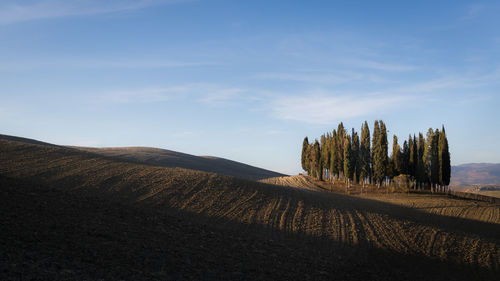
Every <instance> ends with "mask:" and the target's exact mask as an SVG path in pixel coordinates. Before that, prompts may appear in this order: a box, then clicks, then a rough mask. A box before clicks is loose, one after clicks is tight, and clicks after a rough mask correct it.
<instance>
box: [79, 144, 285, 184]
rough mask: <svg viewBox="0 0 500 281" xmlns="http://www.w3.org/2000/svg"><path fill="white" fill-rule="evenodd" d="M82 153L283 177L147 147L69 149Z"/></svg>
mask: <svg viewBox="0 0 500 281" xmlns="http://www.w3.org/2000/svg"><path fill="white" fill-rule="evenodd" d="M71 148H75V149H78V150H82V151H87V152H92V153H96V154H100V155H104V156H109V157H113V158H116V159H120V160H127V161H134V162H138V163H143V164H148V165H153V166H163V167H178V168H186V169H192V170H198V171H205V172H212V173H217V174H221V175H228V176H234V177H237V178H241V179H248V180H261V179H266V178H271V177H279V176H284V175H283V174H280V173H276V172H273V171H269V170H265V169H261V168H257V167H253V166H250V165H247V164H243V163H239V162H236V161H232V160H228V159H224V158H219V157H213V156H194V155H190V154H186V153H180V152H176V151H171V150H166V149H159V148H151V147H109V148H93V147H71Z"/></svg>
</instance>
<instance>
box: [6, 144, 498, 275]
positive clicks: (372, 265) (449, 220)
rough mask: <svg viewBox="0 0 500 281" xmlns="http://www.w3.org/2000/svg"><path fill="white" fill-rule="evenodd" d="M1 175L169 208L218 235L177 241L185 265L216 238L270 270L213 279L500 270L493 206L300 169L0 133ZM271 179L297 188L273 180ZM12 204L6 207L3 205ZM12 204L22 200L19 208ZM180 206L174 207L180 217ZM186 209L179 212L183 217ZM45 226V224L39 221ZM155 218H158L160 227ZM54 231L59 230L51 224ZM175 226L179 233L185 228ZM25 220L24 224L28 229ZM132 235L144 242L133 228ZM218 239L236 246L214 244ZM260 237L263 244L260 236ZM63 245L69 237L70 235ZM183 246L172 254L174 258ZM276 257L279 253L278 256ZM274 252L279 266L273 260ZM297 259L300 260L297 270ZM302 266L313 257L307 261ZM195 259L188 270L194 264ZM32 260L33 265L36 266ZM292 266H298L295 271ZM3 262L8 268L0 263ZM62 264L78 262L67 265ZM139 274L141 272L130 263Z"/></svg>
mask: <svg viewBox="0 0 500 281" xmlns="http://www.w3.org/2000/svg"><path fill="white" fill-rule="evenodd" d="M0 175H2V177H4V178H6V179H7V180H6V181H7V183H6V184H5V185H6V186H9V187H11V186H17V184H18V182H19V181H22V184H19V187H18V188H19V189H20V190H22V189H23V188H25V189H26V190H28V191H27V192H28V195H29V193H30V192H31V193H34V194H40V192H39V189H36V188H35V189H34V190H35V191H30V190H33V187H32V185H34V184H35V185H37V184H38V185H41V186H43V187H44V188H42V190H45V189H48V190H54V191H57V192H63V194H67V196H68V198H72V199H71V200H72V201H76V202H82V200H84V199H82V198H98V199H96V200H101V201H99V202H109V204H110V206H114V207H113V208H119V207H116V204H119V206H122V207H121V208H132V209H134V210H135V209H137V208H139V209H138V211H137V217H138V218H145V217H147V216H148V214H149V212H162V210H171V211H170V212H173V213H175V214H174V215H171V214H172V213H169V214H170V215H169V216H170V217H169V218H171V217H174V218H175V219H173V221H178V222H179V224H180V225H185V224H188V225H191V224H193V225H194V226H193V227H192V228H194V229H195V230H193V231H194V232H196V231H198V230H200V229H204V228H205V226H206V228H207V229H210V231H211V232H213V233H214V234H213V236H214V237H216V240H217V239H221V241H219V240H217V241H219V242H217V243H218V244H217V243H215V244H211V243H208V242H206V241H205V240H204V239H205V238H203V237H201V236H200V235H199V233H198V234H196V235H195V236H196V237H193V239H194V240H190V239H188V240H189V243H190V244H189V245H184V246H185V249H186V251H188V252H189V251H195V250H194V248H193V245H192V244H193V241H198V243H195V244H196V245H195V246H194V247H195V248H196V251H195V252H194V253H195V254H193V255H194V256H199V259H200V260H195V261H193V260H192V256H189V257H190V260H189V262H188V263H183V264H185V265H186V266H188V267H189V266H190V267H191V268H192V270H193V272H198V273H200V274H204V273H206V274H209V273H210V271H209V270H208V269H206V270H204V269H203V268H204V266H207V267H209V266H208V265H207V261H206V260H205V258H206V257H208V256H210V251H215V252H213V253H214V255H216V256H218V255H219V253H218V252H217V251H220V249H219V247H225V246H227V247H228V250H227V251H228V252H227V256H226V258H222V257H221V258H220V259H221V260H224V261H226V262H228V263H227V264H231V263H230V261H231V260H232V261H234V263H235V264H240V263H242V262H243V261H244V262H243V263H248V262H250V263H251V262H252V261H251V259H253V258H256V259H258V257H260V258H261V259H262V260H266V261H268V262H269V263H270V264H269V265H266V266H265V265H262V264H261V262H262V260H255V261H253V262H254V263H255V264H259V265H260V266H259V268H260V269H265V270H269V271H270V272H268V273H267V274H266V272H265V270H264V272H261V271H258V274H256V273H255V272H254V273H253V274H252V273H251V272H250V271H249V270H250V269H252V270H254V269H255V267H254V266H250V267H248V266H247V267H243V268H242V269H241V268H240V269H238V270H236V271H235V272H232V271H231V272H229V273H227V274H229V275H227V276H226V275H224V274H222V272H221V271H222V270H223V269H221V268H220V267H217V266H215V267H214V269H215V271H216V272H215V273H213V274H212V273H210V274H212V275H210V274H209V275H207V276H209V277H210V276H211V277H210V278H207V279H214V280H215V279H219V278H217V277H221V276H222V277H223V276H225V277H224V278H228V279H251V278H261V279H266V278H269V279H276V277H277V276H288V279H290V278H293V279H295V278H296V279H308V278H309V279H332V278H333V277H334V276H343V277H344V278H345V279H353V280H361V279H364V278H370V279H379V278H380V280H386V279H394V280H400V279H426V280H428V279H444V278H449V276H453V278H455V279H463V280H467V279H471V278H472V279H492V280H494V279H495V278H496V277H497V274H498V273H499V272H500V218H499V206H498V205H491V204H486V203H481V202H469V201H463V200H457V199H449V198H446V197H437V196H433V197H431V196H427V195H406V194H399V195H384V194H368V195H360V196H349V195H343V194H338V193H332V192H325V191H324V190H326V189H328V186H327V185H325V184H323V183H320V184H317V183H314V182H311V181H309V180H308V179H307V178H305V177H296V178H295V179H293V178H288V179H287V178H283V179H280V180H277V181H276V179H274V180H273V179H270V180H268V182H269V183H273V184H269V183H258V182H252V181H247V180H240V179H237V178H234V177H228V176H221V175H217V174H212V173H206V172H200V171H194V170H188V169H181V168H166V167H156V166H151V165H141V164H136V163H130V162H123V161H120V160H117V159H114V158H112V157H103V156H100V155H97V154H93V153H85V152H81V151H77V150H74V149H69V148H62V147H57V146H46V145H39V144H31V143H25V142H16V141H9V140H1V139H0ZM273 181H274V182H273ZM279 181H282V182H279ZM277 183H280V184H284V185H290V186H295V187H285V186H278V185H274V184H277ZM304 189H306V190H304ZM5 190H10V191H9V192H7V194H3V195H2V196H3V197H5V196H9V195H8V194H10V193H13V194H15V193H16V190H17V189H16V188H10V189H8V188H6V189H5ZM57 194H59V195H58V197H57V200H56V199H54V200H53V201H54V202H53V203H54V204H56V205H57V204H62V205H64V203H61V202H60V201H64V199H63V195H61V194H60V193H57ZM28 195H26V196H28ZM19 196H20V195H19ZM20 197H22V196H20ZM28 197H29V196H28ZM22 198H25V197H22ZM37 198H39V197H37ZM3 199H5V198H3ZM25 199H26V198H25ZM19 200H20V201H19V202H20V204H26V202H29V200H27V199H26V200H25V201H22V200H21V199H19ZM47 200H49V199H47ZM50 200H52V199H50ZM85 200H87V201H85ZM85 200H84V201H83V202H90V203H88V204H84V205H83V206H81V204H80V203H78V204H77V203H75V206H77V207H78V206H80V207H78V208H80V209H81V210H86V209H92V208H91V207H89V206H92V204H93V203H92V202H94V201H92V200H90V201H88V200H89V199H85ZM102 200H104V201H102ZM12 204H14V205H15V206H17V205H16V204H15V202H11V205H12ZM82 204H83V203H82ZM89 204H90V205H89ZM101 205H102V204H99V206H101ZM43 206H44V205H43V204H42V205H41V207H40V208H41V210H44V209H43V208H44V207H43ZM45 206H46V208H49V207H48V206H47V205H45ZM127 206H130V207H127ZM77 207H75V208H77ZM13 208H15V207H12V208H9V210H10V209H13ZM17 208H21V209H23V208H22V206H17ZM65 208H69V209H70V206H67V205H64V208H63V209H65ZM27 209H29V208H27ZM80 209H78V210H80ZM97 209H99V208H97ZM145 210H147V211H145ZM4 211H5V212H6V210H4ZM96 212H98V211H96ZM116 212H118V213H119V211H116ZM42 213H43V212H42ZM49 213H50V212H49ZM56 213H57V212H56ZM125 213H126V214H124V217H125V218H127V217H128V216H131V219H130V220H131V221H132V222H130V225H134V223H135V224H137V225H142V223H145V222H140V221H139V222H136V221H135V219H134V218H133V217H134V212H130V211H126V212H125ZM179 213H180V214H183V215H178V214H179ZM106 214H108V213H107V211H106V209H105V208H104V209H103V210H102V212H101V213H99V212H98V214H96V216H98V217H99V216H103V217H105V218H106V217H107V216H108V215H106ZM155 214H156V213H155ZM32 215H38V214H32ZM79 216H80V215H79ZM109 216H111V217H112V218H114V217H116V216H118V217H119V215H117V214H115V213H114V211H110V212H109ZM155 216H156V217H158V219H155V218H153V219H152V221H154V222H156V223H158V222H159V221H161V220H162V218H163V217H164V216H166V215H165V214H162V215H154V216H153V217H155ZM193 217H196V218H197V219H195V218H193ZM121 219H124V218H123V217H122V218H121ZM186 219H187V220H188V221H187V222H184V221H185V220H186ZM110 220H111V221H108V222H107V223H106V224H113V221H112V219H110ZM124 220H126V219H124ZM117 221H120V219H117ZM126 221H127V220H126ZM167 221H169V222H170V220H167ZM200 221H201V222H200ZM9 223H10V224H12V221H7V222H4V225H5V226H6V227H7V229H14V228H12V227H13V226H12V225H10V224H9ZM125 223H127V222H125ZM50 225H51V224H49V225H45V224H44V225H43V227H49V226H50ZM77 225H78V224H75V226H77ZM174 226H175V225H174ZM9 227H10V228H9ZM41 227H42V226H41ZM60 227H62V226H60ZM138 227H139V226H138ZM141 227H142V226H141ZM156 227H157V226H156V225H153V226H151V225H149V226H147V227H146V226H144V230H143V231H150V230H151V231H152V233H156V232H155V231H158V229H157V228H156ZM164 227H165V228H168V227H169V225H165V226H164ZM54 229H55V230H61V229H59V228H58V227H57V225H56V226H54ZM178 229H179V233H181V232H182V229H183V227H182V226H181V227H178ZM227 229H232V230H231V231H236V232H231V233H232V234H231V235H232V236H231V235H230V237H229V236H227V235H226V234H221V233H219V232H221V231H222V232H224V231H226V230H227ZM24 230H25V231H27V232H30V231H34V230H33V229H30V228H29V227H26V229H24ZM12 231H14V230H12ZM18 231H23V228H19V230H18ZM96 231H97V233H95V235H104V237H106V235H109V239H112V238H116V236H117V235H119V234H117V233H113V232H111V233H108V232H106V231H105V230H102V229H101V228H98V229H96ZM103 231H104V232H103ZM108 231H111V230H108ZM127 233H129V234H127V235H130V236H127V235H125V234H124V235H125V236H123V239H124V240H123V243H125V244H127V243H129V244H130V243H132V244H133V245H131V246H130V247H131V248H134V247H139V248H140V246H138V245H136V244H134V243H135V242H133V241H136V240H133V239H132V238H131V239H132V240H127V239H129V238H130V237H131V236H132V237H135V236H138V237H139V236H140V235H145V236H144V237H150V238H148V241H149V240H151V239H156V240H158V241H159V242H158V247H159V251H164V252H166V253H167V252H168V253H170V254H165V257H166V256H169V255H171V254H172V253H171V252H169V251H182V246H180V247H178V246H170V248H169V246H168V244H165V243H166V242H165V241H163V242H161V239H168V238H162V236H161V235H160V234H158V235H153V236H154V237H152V238H151V236H150V235H152V234H145V233H143V234H141V233H142V231H141V230H139V229H135V230H131V229H129V230H127ZM190 233H191V232H190ZM179 235H180V234H179ZM186 235H191V234H186ZM247 235H248V237H247ZM181 236H182V235H181ZM7 237H10V236H7ZM30 237H31V236H30ZM238 237H240V238H241V237H243V238H241V239H243V240H238ZM252 237H253V238H252ZM287 237H288V238H287ZM290 237H291V238H290ZM101 238H102V237H101ZM101 238H100V239H101ZM3 239H5V240H4V242H5V241H7V240H6V239H7V238H5V237H4V238H3ZM9 239H11V238H9ZM102 239H104V240H106V238H102ZM134 239H135V238H134ZM137 239H138V241H142V240H141V239H140V238H137ZM207 239H208V238H207ZM214 239H215V238H214ZM224 239H227V242H228V243H234V245H229V244H227V245H225V246H223V245H224V243H223V242H222V241H224ZM261 239H264V240H265V241H271V242H264V240H261ZM11 240H12V239H11ZM84 240H85V239H84ZM9 241H10V240H9ZM131 241H132V242H131ZM208 241H210V239H208ZM11 242H12V241H11ZM142 242H144V243H145V244H144V245H145V247H150V245H151V244H150V242H145V241H142ZM142 242H141V243H142ZM12 243H13V242H12ZM12 243H9V246H5V245H4V246H3V247H4V250H5V249H6V251H7V250H9V249H10V248H9V247H10V246H11V245H13V244H12ZM19 243H20V245H21V244H22V243H21V242H19ZM67 243H78V241H71V242H67ZM296 243H298V244H301V243H304V245H309V246H310V247H311V249H308V248H307V249H305V248H304V245H300V246H299V245H295V244H296ZM63 244H64V243H63ZM99 245H100V244H99ZM242 245H246V246H242ZM279 245H281V246H279ZM66 246H67V245H66ZM101 246H102V245H101ZM309 246H308V247H309ZM20 247H21V246H20ZM63 247H65V246H64V245H63ZM88 247H93V245H92V244H89V245H88ZM199 247H201V249H200V248H199ZM203 247H206V249H203ZM280 247H282V248H283V249H288V250H283V249H282V248H280ZM295 248H296V253H297V254H298V255H305V254H307V255H309V256H307V257H306V256H301V257H296V256H294V252H295V251H294V249H295ZM83 249H87V248H86V247H83ZM134 249H135V248H134ZM217 249H218V250H217ZM280 249H281V250H280ZM11 250H12V249H10V251H11ZM38 250H39V251H41V250H40V249H38ZM238 251H245V253H240V252H238ZM247 251H251V253H250V252H247ZM49 252H50V251H49ZM235 252H237V253H235ZM137 253H139V254H141V253H142V251H139V250H138V252H137ZM137 253H136V254H137ZM216 253H217V254H216ZM12 255H13V256H14V254H12ZM182 255H183V254H182V253H181V254H180V256H182ZM282 255H283V258H285V260H283V259H281V258H280V257H281V256H282ZM311 255H312V256H311ZM64 256H65V254H62V256H61V258H62V257H64ZM169 257H171V256H169ZM129 258H130V259H131V260H132V261H127V263H125V264H131V265H130V268H125V269H124V270H126V271H127V270H132V271H133V270H135V269H134V268H135V267H134V266H139V265H138V263H137V262H139V260H140V259H141V258H140V257H137V259H138V260H137V261H136V260H134V259H133V257H129ZM160 258H161V255H160ZM13 259H14V258H13ZM212 259H213V257H212ZM215 260H217V259H215ZM278 261H280V262H281V263H282V264H281V265H278ZM4 262H6V263H9V262H10V263H12V260H9V259H8V258H7V261H4ZM163 262H164V263H166V264H164V266H165V272H166V274H167V273H169V274H173V273H172V272H174V271H175V270H177V271H179V270H181V269H179V268H177V269H172V268H170V267H169V266H168V261H167V260H163ZM170 262H174V261H170ZM177 262H178V261H177ZM28 263H29V262H28ZM174 263H175V262H174ZM299 263H302V264H301V265H299ZM304 264H307V265H309V266H306V268H304V267H303V265H304ZM311 264H316V265H317V266H310V265H311ZM31 265H33V264H31ZM274 265H276V266H274ZM339 266H340V267H339ZM420 266H425V271H422V270H421V269H419V267H420ZM70 267H71V266H70ZM195 267H197V268H196V269H194V268H195ZM33 268H35V269H34V270H35V271H36V268H37V267H36V266H35V267H33ZM200 268H201V269H200ZM273 268H274V269H275V270H278V273H276V272H274V273H271V272H272V271H273V270H274V269H273ZM300 268H302V269H301V270H299V269H300ZM307 268H311V270H313V273H312V274H308V273H307ZM3 270H4V272H7V273H9V272H11V271H9V270H8V269H5V268H4V269H3ZM68 270H69V271H70V272H76V271H75V269H74V268H69V269H68ZM186 270H187V271H189V269H186V268H184V269H182V270H181V271H182V272H184V271H186ZM297 270H299V271H297ZM350 270H354V271H355V272H350ZM97 272H100V271H98V270H97ZM141 272H142V273H141ZM148 272H149V271H148ZM279 272H282V273H279ZM383 272H385V274H384V273H383ZM425 272H427V273H425ZM31 273H33V272H31ZM0 274H1V273H0ZM68 274H69V273H68ZM96 274H97V275H96V276H101V275H99V274H98V273H96ZM137 274H139V275H141V274H148V273H147V272H144V271H141V270H139V269H137ZM280 274H282V275H280ZM287 274H288V275H287ZM6 276H7V275H6ZM8 276H10V275H8ZM48 276H50V274H49V275H48ZM69 276H71V274H70V275H69ZM78 276H80V275H78ZM130 276H132V275H130ZM130 276H129V277H130ZM141 276H142V275H141ZM144 276H146V275H144ZM147 276H149V277H147V278H146V279H154V278H153V277H151V275H147ZM172 276H174V275H172ZM175 276H177V275H175ZM228 276H229V277H228ZM299 276H300V277H299ZM125 277H127V276H126V275H125ZM198 277H199V276H198ZM222 277H221V278H222ZM377 277H378V278H377ZM89 278H93V277H89ZM136 279H139V278H136ZM178 279H179V278H178ZM187 279H189V278H187ZM202 279H203V278H202Z"/></svg>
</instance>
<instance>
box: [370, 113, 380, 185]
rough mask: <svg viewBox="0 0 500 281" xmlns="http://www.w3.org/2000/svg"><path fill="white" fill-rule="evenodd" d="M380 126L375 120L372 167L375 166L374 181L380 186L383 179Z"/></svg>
mask: <svg viewBox="0 0 500 281" xmlns="http://www.w3.org/2000/svg"><path fill="white" fill-rule="evenodd" d="M379 135H380V125H379V123H378V120H375V122H374V123H373V139H372V165H373V170H372V172H373V174H372V177H373V180H374V182H375V183H377V184H380V178H381V175H380V174H381V172H380V170H381V168H380V166H381V165H382V163H381V161H382V159H381V158H380V150H381V146H380V137H379Z"/></svg>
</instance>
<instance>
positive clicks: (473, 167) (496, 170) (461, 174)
mask: <svg viewBox="0 0 500 281" xmlns="http://www.w3.org/2000/svg"><path fill="white" fill-rule="evenodd" d="M450 185H451V186H469V185H500V164H488V163H476V164H463V165H459V166H453V167H452V168H451V183H450Z"/></svg>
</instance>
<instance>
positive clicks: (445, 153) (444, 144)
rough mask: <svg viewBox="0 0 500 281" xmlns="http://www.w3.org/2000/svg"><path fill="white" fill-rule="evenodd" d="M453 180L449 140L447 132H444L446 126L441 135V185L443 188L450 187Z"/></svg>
mask: <svg viewBox="0 0 500 281" xmlns="http://www.w3.org/2000/svg"><path fill="white" fill-rule="evenodd" d="M450 178H451V161H450V151H449V147H448V139H447V137H446V131H445V130H444V125H443V126H442V128H441V133H440V134H439V184H440V185H443V186H448V185H449V184H450Z"/></svg>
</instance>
